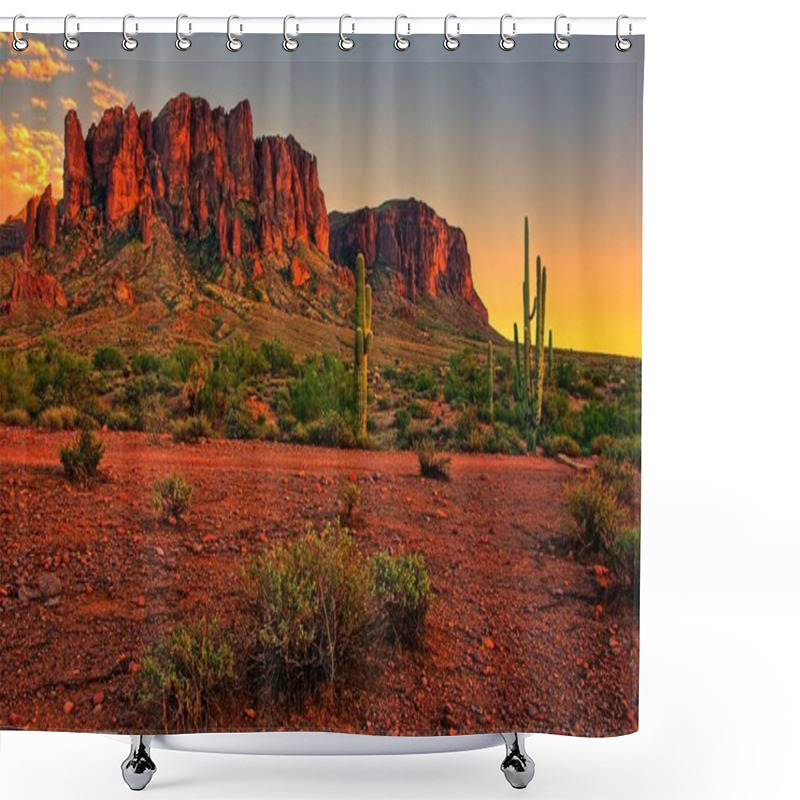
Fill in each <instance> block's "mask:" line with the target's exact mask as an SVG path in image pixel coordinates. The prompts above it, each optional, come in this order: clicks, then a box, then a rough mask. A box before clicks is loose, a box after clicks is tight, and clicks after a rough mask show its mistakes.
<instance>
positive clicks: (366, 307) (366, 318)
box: [355, 253, 374, 438]
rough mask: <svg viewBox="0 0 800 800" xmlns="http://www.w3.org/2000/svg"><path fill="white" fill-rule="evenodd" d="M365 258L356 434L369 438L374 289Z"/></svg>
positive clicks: (359, 282) (360, 277)
mask: <svg viewBox="0 0 800 800" xmlns="http://www.w3.org/2000/svg"><path fill="white" fill-rule="evenodd" d="M366 283H367V281H366V275H365V268H364V256H363V255H361V253H359V254H358V256H357V258H356V319H355V331H356V342H355V381H356V414H357V418H356V433H357V434H358V435H359V436H360V437H362V438H366V436H367V379H368V375H369V371H368V369H369V368H368V363H369V354H370V353H371V352H372V343H373V339H374V337H373V335H372V287H371V286H367V285H366Z"/></svg>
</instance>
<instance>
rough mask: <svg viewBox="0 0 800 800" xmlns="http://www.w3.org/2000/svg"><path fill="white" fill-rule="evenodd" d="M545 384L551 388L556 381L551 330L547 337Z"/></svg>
mask: <svg viewBox="0 0 800 800" xmlns="http://www.w3.org/2000/svg"><path fill="white" fill-rule="evenodd" d="M546 377H547V383H548V385H549V386H552V385H553V384H554V383H555V381H556V373H555V369H554V364H553V329H552V328H550V332H549V333H548V335H547V376H546Z"/></svg>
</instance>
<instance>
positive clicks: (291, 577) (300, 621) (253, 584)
mask: <svg viewBox="0 0 800 800" xmlns="http://www.w3.org/2000/svg"><path fill="white" fill-rule="evenodd" d="M370 578H371V575H370V568H369V563H368V561H367V559H366V558H365V557H364V556H363V555H362V554H361V552H360V551H359V549H358V547H357V546H356V543H355V541H354V540H353V539H352V538H351V537H350V536H349V535H348V534H347V532H346V531H344V530H339V529H335V528H331V527H330V526H328V527H326V528H325V529H323V530H322V532H321V533H316V532H314V531H311V530H309V531H308V532H307V533H306V534H305V535H303V536H300V537H299V538H297V539H294V540H291V541H285V542H279V543H278V544H276V546H275V548H274V549H273V550H272V551H271V552H268V553H265V554H263V555H261V556H260V557H258V558H257V559H256V560H254V561H253V562H252V563H251V565H250V568H249V570H248V572H247V575H246V579H247V586H248V593H249V596H250V598H251V602H252V608H253V612H254V615H255V619H256V626H257V631H258V635H257V641H256V642H255V644H254V648H255V650H254V652H255V662H256V672H257V675H258V679H259V683H260V685H261V686H262V688H263V689H265V690H267V691H269V692H270V693H271V694H272V695H273V696H284V697H285V698H287V699H291V700H294V701H295V702H300V701H301V700H302V699H303V698H304V697H305V696H307V695H308V694H310V693H311V694H313V693H314V692H315V691H316V690H317V689H318V688H319V686H320V685H321V684H322V683H328V684H330V685H332V686H333V687H336V686H337V685H338V684H340V683H347V684H350V683H351V682H352V681H353V680H354V679H355V678H356V677H357V676H358V674H359V672H360V670H361V669H362V667H363V665H364V661H365V658H364V656H365V654H366V653H369V652H370V650H371V648H372V647H373V646H374V645H375V644H376V642H377V641H378V639H379V637H380V633H381V626H380V612H379V609H378V608H377V604H376V600H375V596H374V590H373V588H372V585H371V580H370Z"/></svg>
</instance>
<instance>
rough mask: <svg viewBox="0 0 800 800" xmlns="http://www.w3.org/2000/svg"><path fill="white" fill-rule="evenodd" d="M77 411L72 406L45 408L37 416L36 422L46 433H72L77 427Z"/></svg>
mask: <svg viewBox="0 0 800 800" xmlns="http://www.w3.org/2000/svg"><path fill="white" fill-rule="evenodd" d="M78 417H79V414H78V409H77V408H73V407H72V406H58V407H56V408H46V409H45V410H44V411H42V412H41V413H40V414H39V417H38V419H37V422H38V424H39V427H40V428H44V429H45V430H47V431H72V430H75V428H76V427H77V425H78Z"/></svg>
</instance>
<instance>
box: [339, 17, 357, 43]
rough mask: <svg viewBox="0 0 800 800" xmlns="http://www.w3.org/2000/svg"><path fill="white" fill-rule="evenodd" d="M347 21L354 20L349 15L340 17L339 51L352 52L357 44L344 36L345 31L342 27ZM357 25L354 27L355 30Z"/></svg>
mask: <svg viewBox="0 0 800 800" xmlns="http://www.w3.org/2000/svg"><path fill="white" fill-rule="evenodd" d="M346 19H353V18H352V17H351V16H350V15H349V14H342V16H341V17H339V49H340V50H352V49H353V48H354V47H355V44H356V43H355V42H354V41H353V40H352V39H350V38H349V37H347V36H345V35H344V31H343V30H342V27H343V25H344V21H345V20H346ZM355 27H356V26H355V25H353V30H355Z"/></svg>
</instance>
